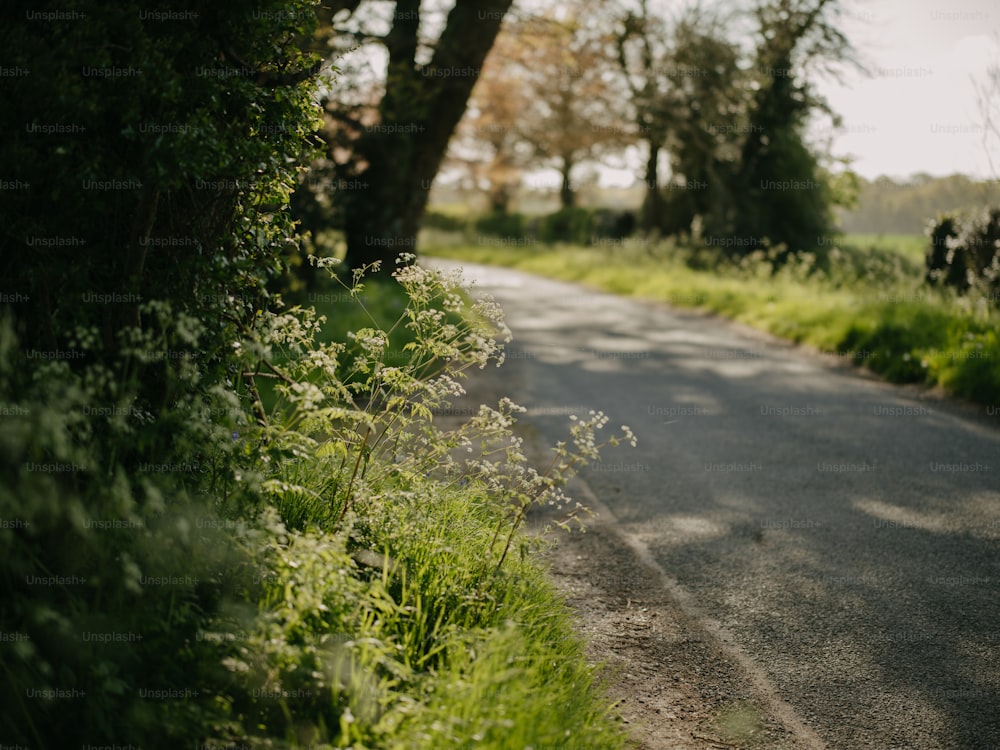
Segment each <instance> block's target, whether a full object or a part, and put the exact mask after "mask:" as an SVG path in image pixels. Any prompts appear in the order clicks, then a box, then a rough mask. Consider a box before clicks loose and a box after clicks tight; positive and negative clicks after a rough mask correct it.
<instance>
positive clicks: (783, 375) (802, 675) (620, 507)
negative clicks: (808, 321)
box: [435, 261, 1000, 750]
mask: <svg viewBox="0 0 1000 750" xmlns="http://www.w3.org/2000/svg"><path fill="white" fill-rule="evenodd" d="M435 263H436V264H438V265H445V266H452V265H456V264H452V263H450V262H445V261H435ZM460 265H463V266H464V268H465V275H466V277H467V278H469V279H470V280H471V281H473V282H474V289H477V290H481V291H485V292H488V293H490V294H492V295H493V296H494V297H495V298H496V300H497V301H498V302H499V303H500V304H501V305H502V307H503V308H504V310H505V312H506V315H507V320H508V323H509V325H510V327H511V329H512V331H513V333H514V339H515V340H514V343H513V344H511V345H510V346H509V347H508V352H509V356H508V362H507V363H506V364H505V365H504V371H505V375H504V377H503V381H504V385H505V387H506V388H507V393H506V394H498V395H509V396H511V397H512V398H513V399H514V400H515V401H517V402H519V403H521V404H522V405H524V406H526V407H528V409H529V411H528V415H527V416H528V418H529V419H530V420H531V422H532V423H533V424H534V425H535V426H536V427H537V428H538V429H540V430H541V431H542V432H543V434H545V435H546V437H548V438H549V440H550V441H551V442H554V441H555V440H557V439H561V438H563V437H564V436H565V430H566V424H567V422H566V418H567V417H566V415H567V414H569V413H577V414H585V413H586V411H587V410H589V409H600V410H603V411H604V412H605V413H607V414H608V415H610V416H611V418H612V422H611V424H612V425H616V424H627V425H629V426H630V427H631V428H632V429H633V430H634V431H635V433H636V434H637V435H638V437H639V447H638V448H636V449H628V448H618V449H615V450H614V451H611V452H606V453H605V455H604V456H603V457H602V460H601V462H598V463H594V464H592V465H590V466H588V467H587V469H586V470H585V471H584V472H583V477H584V478H585V480H586V481H587V483H588V484H589V486H590V487H591V489H592V490H593V492H594V493H595V494H596V495H597V496H598V497H599V498H600V499H601V501H602V502H603V504H604V505H606V506H607V508H608V509H609V510H610V512H611V514H612V515H613V520H614V522H615V523H617V525H618V526H619V528H620V530H621V531H622V533H623V534H625V535H626V536H627V537H628V538H630V539H631V540H632V541H633V542H635V543H636V544H637V545H639V546H641V547H642V548H643V549H646V550H648V552H649V554H650V555H651V556H652V558H653V559H655V562H656V563H657V564H658V565H659V566H660V567H661V568H662V569H663V570H664V571H666V572H667V573H668V574H669V576H671V577H672V578H673V580H675V581H676V582H677V584H678V585H679V587H680V589H681V590H682V591H683V593H684V594H685V595H688V596H690V597H691V599H692V600H693V601H696V602H697V604H698V607H699V608H700V610H701V611H702V612H704V613H705V614H706V617H707V618H708V619H710V620H711V621H712V622H713V623H714V624H715V625H717V626H720V629H721V631H722V632H724V633H725V634H726V637H727V638H728V637H731V638H732V640H733V643H732V644H730V646H731V647H733V648H735V649H737V650H738V651H739V652H740V653H741V654H742V655H744V656H745V657H746V659H747V660H748V663H750V664H752V666H753V668H755V669H757V670H759V672H760V673H761V674H762V675H763V676H764V678H765V679H766V680H767V681H769V683H770V686H772V687H773V690H774V692H775V693H776V694H777V695H778V696H779V697H780V699H781V700H783V701H784V702H785V703H787V705H788V706H790V707H791V709H792V711H794V713H795V714H796V718H797V719H798V720H800V721H801V723H802V725H804V726H805V727H807V728H808V730H809V731H810V732H811V733H814V739H815V738H818V742H819V744H822V745H825V746H826V747H829V748H869V747H871V748H921V749H923V750H932V749H933V748H963V749H965V748H982V749H984V750H986V749H990V748H992V749H994V750H996V749H1000V585H998V584H1000V431H998V430H997V429H996V427H995V421H996V418H995V417H992V421H991V417H990V416H989V415H991V414H996V413H998V411H1000V393H998V394H997V403H996V404H993V405H991V406H989V407H986V408H984V409H982V410H980V411H981V412H982V415H981V416H979V417H977V416H976V415H975V414H974V413H972V412H971V411H970V410H967V409H963V408H962V407H961V406H960V405H957V404H953V403H951V402H949V401H947V400H942V399H934V398H929V397H922V396H920V395H919V394H917V393H916V392H912V391H906V390H904V389H901V388H898V387H895V386H891V385H889V384H886V383H882V382H880V381H878V380H876V379H874V378H870V377H865V376H863V375H860V374H858V373H857V372H854V371H853V370H851V369H850V368H846V367H842V366H837V365H836V363H835V362H834V363H831V361H830V358H825V357H823V356H821V355H817V354H814V353H810V352H807V351H803V350H802V349H800V348H797V347H793V346H791V345H788V344H785V343H783V342H780V341H777V340H775V339H773V338H771V337H769V336H766V335H764V334H759V333H756V332H753V331H750V330H749V329H746V328H743V327H741V326H737V325H735V324H731V323H729V322H726V321H722V320H719V319H717V318H713V317H707V316H703V315H699V314H696V313H689V312H681V311H677V310H673V309H671V308H668V307H665V306H662V305H655V304H651V303H643V302H638V301H634V300H627V299H623V298H618V297H615V296H612V295H607V294H602V293H597V292H593V291H589V290H585V289H583V288H582V287H579V286H576V285H571V284H565V283H561V282H556V281H551V280H545V279H541V278H538V277H535V276H531V275H527V274H523V273H520V272H516V271H511V270H504V269H494V268H486V267H483V266H474V265H471V264H460ZM865 356H868V353H865V352H847V353H843V358H844V359H847V358H863V357H865Z"/></svg>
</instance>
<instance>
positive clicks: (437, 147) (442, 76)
mask: <svg viewBox="0 0 1000 750" xmlns="http://www.w3.org/2000/svg"><path fill="white" fill-rule="evenodd" d="M511 3H512V0H485V1H484V0H471V1H470V0H455V5H454V7H453V8H452V10H451V12H450V13H449V14H448V21H447V24H446V26H445V29H444V31H443V32H442V33H441V36H440V38H439V40H438V43H437V45H436V47H435V49H434V54H433V57H432V58H431V61H430V63H428V64H427V65H426V66H422V67H421V66H418V65H417V63H416V62H415V55H416V50H417V31H418V28H419V23H420V0H398V2H397V3H396V13H395V21H394V23H393V27H392V30H391V31H390V32H389V34H388V36H387V38H386V40H385V41H386V47H387V49H388V52H389V65H388V69H387V76H386V93H385V95H384V96H383V98H382V101H381V103H380V105H379V115H380V119H379V122H378V124H377V125H374V126H372V127H369V128H367V129H366V130H365V131H364V132H363V133H362V135H361V136H360V137H359V138H358V141H357V156H358V157H359V159H358V161H360V162H366V163H367V168H366V169H365V170H364V171H362V172H360V174H359V175H358V177H357V182H358V185H359V187H358V189H356V190H352V191H350V192H349V193H348V194H347V195H346V196H345V198H346V200H345V206H344V208H345V212H346V220H345V235H346V240H347V258H346V260H347V264H348V265H349V266H350V267H351V268H359V267H361V266H363V265H367V264H370V263H373V262H376V261H381V264H382V266H381V272H382V273H383V274H385V273H390V272H391V271H392V270H393V268H394V267H395V259H396V257H397V256H398V255H399V253H401V252H404V253H414V254H415V253H416V250H417V232H418V230H419V229H420V222H421V220H422V218H423V214H424V210H425V208H426V207H427V199H428V197H429V194H430V187H431V183H432V182H433V181H434V177H435V175H437V172H438V169H439V168H440V166H441V161H442V159H443V158H444V154H445V151H446V150H447V148H448V141H449V140H450V139H451V135H452V133H453V132H454V130H455V126H456V125H458V121H459V120H460V119H461V118H462V115H463V113H464V112H465V107H466V103H467V102H468V99H469V94H470V93H471V92H472V87H473V86H474V85H475V83H476V79H477V78H478V76H479V71H480V69H481V68H482V64H483V61H484V60H485V59H486V54H487V53H488V52H489V50H490V47H492V45H493V40H494V39H495V38H496V35H497V33H498V32H499V30H500V23H501V21H502V19H503V16H504V14H505V13H506V12H507V10H508V8H510V5H511Z"/></svg>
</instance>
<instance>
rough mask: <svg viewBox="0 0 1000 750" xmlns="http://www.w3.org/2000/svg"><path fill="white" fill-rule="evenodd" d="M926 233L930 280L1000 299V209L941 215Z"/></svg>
mask: <svg viewBox="0 0 1000 750" xmlns="http://www.w3.org/2000/svg"><path fill="white" fill-rule="evenodd" d="M927 233H928V235H929V237H930V247H929V248H928V250H927V255H926V266H927V274H926V279H927V282H928V283H930V284H939V285H943V286H947V287H951V288H953V289H955V290H957V291H958V292H959V294H968V293H970V292H978V293H980V294H983V295H985V296H987V297H989V298H991V299H992V300H993V302H994V303H998V302H1000V209H984V210H982V211H980V212H978V213H974V214H950V215H944V216H940V217H938V219H937V220H936V221H934V222H933V223H932V224H931V225H930V226H929V228H928V232H927Z"/></svg>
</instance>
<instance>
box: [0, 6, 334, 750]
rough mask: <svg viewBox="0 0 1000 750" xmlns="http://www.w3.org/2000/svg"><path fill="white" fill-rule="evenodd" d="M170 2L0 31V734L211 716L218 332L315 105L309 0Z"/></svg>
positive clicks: (246, 314)
mask: <svg viewBox="0 0 1000 750" xmlns="http://www.w3.org/2000/svg"><path fill="white" fill-rule="evenodd" d="M196 7H197V10H192V7H191V4H190V3H182V2H179V1H177V0H165V1H164V2H161V3H157V4H156V6H155V9H154V8H152V6H149V5H148V4H147V3H144V2H139V1H138V0H122V2H116V3H106V2H97V0H74V1H72V2H64V3H58V4H57V3H46V2H42V3H39V2H32V3H23V4H21V5H20V6H19V7H18V8H16V9H15V8H8V11H9V13H10V17H11V19H10V20H9V21H8V22H5V23H4V25H3V27H2V29H0V47H2V49H3V51H4V62H3V70H2V73H3V76H2V77H0V90H2V99H3V102H4V106H3V107H2V108H0V129H2V132H3V133H4V142H3V148H2V150H0V175H2V179H3V186H2V187H3V190H2V191H0V200H2V206H3V218H4V220H3V222H2V223H0V308H2V321H0V519H2V523H0V589H2V596H3V601H4V606H3V607H2V609H0V633H2V634H3V642H2V643H0V671H2V672H3V679H2V680H0V705H2V709H0V745H4V746H15V745H21V746H25V747H35V748H45V747H71V746H80V745H81V744H93V745H112V744H119V745H123V746H127V745H129V744H131V745H133V746H143V747H147V748H157V747H180V746H182V744H183V746H188V745H190V743H191V741H192V739H194V738H199V737H204V736H205V727H206V726H208V725H209V723H211V721H213V720H215V719H219V720H220V721H221V720H222V719H221V718H220V717H224V716H225V715H226V713H227V711H226V705H225V701H224V700H222V699H216V698H215V697H213V696H216V695H217V694H218V693H219V686H220V685H224V684H225V681H226V680H227V679H229V678H228V677H227V676H226V675H225V674H224V673H223V670H222V668H221V665H220V658H219V653H218V651H219V644H218V643H215V642H212V641H210V640H204V639H201V638H199V633H200V632H201V631H202V629H203V628H204V627H205V626H206V623H207V622H208V621H209V620H210V618H212V617H213V616H215V615H216V614H217V611H218V609H219V607H220V605H221V603H222V602H225V601H230V600H231V598H232V596H233V595H235V594H236V593H239V592H241V591H242V590H243V589H245V588H246V586H245V585H244V584H245V583H246V582H245V581H243V579H242V577H241V576H240V575H236V573H237V572H238V571H239V570H245V569H246V564H247V561H246V560H245V559H243V558H242V557H241V556H240V555H238V554H237V553H236V552H235V547H234V545H233V544H232V543H231V541H230V540H229V530H230V529H231V528H232V527H231V522H230V521H229V520H227V518H226V515H225V514H226V513H227V512H231V511H232V510H233V509H234V508H236V507H237V506H239V505H241V504H243V505H246V504H249V503H251V502H252V501H253V499H254V498H255V497H256V493H257V489H256V484H257V482H256V480H255V474H254V472H253V471H252V470H251V468H250V467H252V466H254V460H255V456H254V455H253V454H254V452H255V450H256V448H255V447H254V446H252V445H249V444H247V443H246V441H245V439H244V436H243V433H244V432H245V429H246V426H247V425H248V424H250V423H251V422H252V420H253V419H254V416H253V410H252V401H253V389H252V388H251V387H249V384H248V382H247V381H246V379H245V378H244V377H243V376H242V369H241V364H240V360H239V358H238V357H239V355H240V344H239V342H240V340H241V337H242V335H243V333H242V331H243V330H244V329H245V328H246V327H247V324H248V322H250V321H252V320H253V319H254V318H255V316H256V315H257V313H258V311H259V310H261V309H263V308H264V306H265V305H266V303H267V293H266V291H265V282H266V281H267V280H268V279H269V278H270V277H271V276H273V275H274V273H275V272H276V271H277V270H279V269H280V268H281V266H282V257H283V255H284V253H285V246H286V243H287V239H286V238H287V237H288V236H289V234H290V226H289V224H288V221H287V219H286V218H284V214H283V213H282V212H280V211H277V209H278V208H280V206H281V205H282V204H283V203H284V202H285V200H286V198H287V195H288V192H289V190H290V188H291V186H292V184H293V183H294V180H295V175H296V173H297V170H298V168H299V165H301V164H304V163H307V162H308V160H309V154H310V146H309V138H310V134H311V132H312V131H313V130H314V126H315V125H316V123H317V122H318V121H317V118H316V114H315V109H316V108H315V106H314V104H313V88H314V86H313V83H312V78H313V77H314V76H313V73H314V69H313V68H312V67H311V66H312V65H313V61H312V60H309V59H306V57H305V56H304V55H303V53H302V52H301V49H300V47H299V45H298V43H297V40H301V39H304V38H305V35H307V34H308V33H309V32H310V24H311V23H312V19H313V14H312V9H311V2H308V0H291V1H289V0H281V1H280V2H276V1H273V0H261V1H260V2H256V3H254V4H253V5H246V6H244V5H241V4H225V3H223V4H219V3H198V4H197V6H196ZM11 21H12V22H11ZM239 599H240V597H239V596H237V597H236V600H239ZM209 652H211V655H214V657H215V658H209V656H210V654H209Z"/></svg>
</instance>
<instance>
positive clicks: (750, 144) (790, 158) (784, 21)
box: [711, 0, 851, 252]
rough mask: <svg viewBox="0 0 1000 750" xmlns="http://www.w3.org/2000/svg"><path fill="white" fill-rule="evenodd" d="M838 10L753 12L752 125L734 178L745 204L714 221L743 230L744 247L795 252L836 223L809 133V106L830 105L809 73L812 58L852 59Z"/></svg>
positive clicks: (805, 3) (832, 3)
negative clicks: (755, 36)
mask: <svg viewBox="0 0 1000 750" xmlns="http://www.w3.org/2000/svg"><path fill="white" fill-rule="evenodd" d="M837 12H838V6H837V2H836V0H771V1H770V2H766V3H764V4H762V5H760V6H758V7H757V8H756V10H755V12H754V15H755V18H756V21H757V30H758V42H757V48H756V53H755V57H754V62H755V69H754V73H755V77H756V80H755V81H754V87H755V91H754V96H753V100H752V102H751V104H750V109H749V112H748V118H747V119H748V121H749V122H750V123H751V124H752V132H750V133H748V135H747V137H746V139H745V140H744V142H743V147H742V151H741V155H740V165H739V171H738V173H737V175H736V178H735V187H736V190H737V191H738V195H739V196H740V201H741V205H740V206H739V207H738V210H736V211H734V212H733V213H732V214H731V215H730V216H723V217H718V218H719V219H720V220H719V221H716V222H715V223H714V226H712V228H711V229H712V232H713V233H715V234H726V235H731V236H734V237H739V238H740V239H741V240H742V241H741V242H740V243H739V246H740V247H742V248H747V249H753V248H755V247H761V246H763V245H767V244H770V245H778V244H784V245H785V246H786V249H787V251H788V252H795V251H797V250H799V249H801V248H805V247H814V246H815V245H816V243H817V241H818V239H819V238H820V237H821V236H823V235H824V234H826V233H827V232H828V231H829V230H830V227H831V224H832V213H831V201H830V194H829V190H828V186H827V184H826V181H825V179H824V177H823V174H822V172H821V169H820V165H819V160H818V157H817V155H816V154H814V153H813V152H812V151H811V150H810V149H809V148H808V146H807V145H806V143H805V140H804V135H803V130H804V126H805V124H806V120H807V118H808V116H809V115H810V113H811V112H812V111H813V110H815V109H824V110H827V111H828V107H827V105H826V104H825V102H824V101H822V100H821V99H819V98H818V97H817V96H816V95H815V93H814V92H813V90H812V88H811V87H810V86H809V84H808V82H807V81H805V80H804V73H805V69H806V68H807V67H808V66H809V65H810V64H820V65H828V64H830V63H837V62H841V61H844V60H846V59H848V57H849V53H850V51H851V49H850V45H849V43H848V41H847V40H846V38H845V37H844V35H843V34H842V33H841V32H840V31H839V30H838V29H837V27H836V25H835V20H836V14H837Z"/></svg>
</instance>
